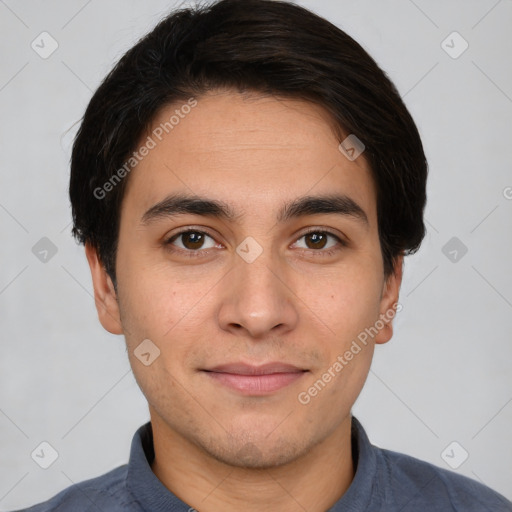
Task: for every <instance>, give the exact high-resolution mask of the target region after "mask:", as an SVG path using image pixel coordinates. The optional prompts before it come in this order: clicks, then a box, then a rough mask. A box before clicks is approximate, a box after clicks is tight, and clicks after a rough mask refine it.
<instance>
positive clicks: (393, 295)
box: [374, 254, 404, 344]
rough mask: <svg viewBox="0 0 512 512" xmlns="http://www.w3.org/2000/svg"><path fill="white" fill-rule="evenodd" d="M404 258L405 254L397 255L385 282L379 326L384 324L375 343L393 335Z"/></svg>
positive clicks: (384, 340)
mask: <svg viewBox="0 0 512 512" xmlns="http://www.w3.org/2000/svg"><path fill="white" fill-rule="evenodd" d="M403 260H404V257H403V254H401V255H400V256H399V257H397V259H396V261H395V264H394V270H393V273H392V274H391V275H390V276H388V278H387V279H386V281H385V283H384V286H383V290H382V297H381V301H380V312H379V320H380V322H379V326H382V329H379V332H378V333H377V335H376V336H375V340H374V341H375V343H379V344H382V343H386V342H388V341H389V340H390V339H391V338H392V337H393V318H395V316H396V314H397V312H398V311H399V310H400V307H399V303H398V298H399V295H400V285H401V284H402V273H403Z"/></svg>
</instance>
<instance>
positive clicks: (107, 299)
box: [85, 243, 123, 334]
mask: <svg viewBox="0 0 512 512" xmlns="http://www.w3.org/2000/svg"><path fill="white" fill-rule="evenodd" d="M85 255H86V256H87V261H88V262H89V267H90V269H91V275H92V284H93V286H94V302H95V304H96V310H97V311H98V318H99V320H100V322H101V325H102V326H103V328H104V329H105V330H107V331H108V332H110V333H112V334H123V327H122V325H121V316H120V314H119V305H118V302H117V295H116V291H115V289H114V285H113V283H112V279H110V276H109V275H108V274H107V271H106V270H105V267H104V266H103V264H102V263H101V261H100V259H99V258H98V253H97V252H96V249H95V248H94V247H92V246H91V245H90V244H88V243H86V244H85Z"/></svg>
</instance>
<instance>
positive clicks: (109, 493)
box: [19, 465, 140, 512]
mask: <svg viewBox="0 0 512 512" xmlns="http://www.w3.org/2000/svg"><path fill="white" fill-rule="evenodd" d="M127 468H128V466H127V465H124V466H120V467H118V468H116V469H113V470H112V471H109V472H108V473H105V474H104V475H101V476H99V477H96V478H92V479H90V480H85V481H83V482H80V483H77V484H74V485H72V486H70V487H68V488H66V489H64V490H63V491H61V492H60V493H58V494H57V495H55V496H54V497H53V498H51V499H50V500H48V501H45V502H43V503H39V504H37V505H34V506H32V507H30V508H26V509H24V510H23V512H53V511H59V512H60V511H62V512H66V511H70V512H71V511H76V510H80V511H82V512H89V511H91V512H92V511H98V510H108V511H109V512H118V511H119V512H120V511H121V510H122V511H132V510H134V511H135V510H140V509H139V508H137V507H136V506H135V503H134V499H133V498H132V496H131V495H130V493H129V492H128V490H127V488H126V474H127ZM19 512H22V511H19Z"/></svg>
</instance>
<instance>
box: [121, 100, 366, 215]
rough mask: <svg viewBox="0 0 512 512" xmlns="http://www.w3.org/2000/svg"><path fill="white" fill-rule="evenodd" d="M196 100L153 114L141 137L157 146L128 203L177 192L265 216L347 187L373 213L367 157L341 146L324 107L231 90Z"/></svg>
mask: <svg viewBox="0 0 512 512" xmlns="http://www.w3.org/2000/svg"><path fill="white" fill-rule="evenodd" d="M195 102H196V103H195V106H193V107H190V105H191V104H192V105H194V103H191V102H187V101H183V102H181V103H180V102H177V103H173V104H172V105H168V106H165V107H164V108H162V109H161V110H160V111H159V113H158V114H157V116H155V118H154V120H153V123H152V125H151V127H150V129H149V130H148V132H147V133H145V134H144V136H143V137H142V138H141V141H140V142H139V147H141V146H142V145H144V144H145V143H146V142H147V141H148V140H149V139H148V137H150V138H151V139H152V140H153V141H154V144H151V145H152V146H153V147H152V149H151V150H150V151H149V152H148V154H147V155H146V156H145V157H144V158H142V159H141V160H140V162H139V163H138V164H137V165H136V167H135V168H134V170H133V171H131V173H130V177H129V180H128V187H127V190H126V192H125V198H124V200H123V208H125V206H126V205H128V206H127V207H129V208H135V209H137V210H138V211H139V212H140V211H142V210H143V209H147V208H148V207H150V206H151V205H152V204H155V203H157V202H158V201H161V200H162V199H163V198H164V197H165V196H167V195H169V194H170V193H176V192H178V193H186V194H188V195H198V196H203V197H204V196H208V197H211V198H212V199H218V200H221V201H224V202H226V201H228V202H230V204H233V206H234V210H235V212H236V213H244V212H247V213H250V212H251V210H252V211H253V213H254V212H255V211H257V210H258V209H259V210H260V215H261V213H263V212H269V213H270V212H271V211H277V209H278V208H279V206H280V205H281V204H282V203H283V201H287V202H289V201H291V200H293V199H294V197H298V196H304V195H309V196H311V195H315V194H318V195H326V194H332V193H343V194H346V195H348V196H350V197H351V198H352V199H354V200H355V201H356V202H358V203H359V204H361V203H363V204H365V206H366V208H365V209H366V210H367V213H368V214H369V217H372V215H373V214H374V213H375V191H374V185H373V180H372V178H371V173H370V170H369V167H368V165H367V162H366V160H365V159H364V158H363V157H362V156H360V157H358V158H357V159H356V160H354V161H350V160H349V159H348V158H346V156H344V155H343V154H342V153H341V151H340V150H339V147H338V146H339V142H340V141H339V139H338V138H337V137H336V135H335V131H334V130H333V124H334V123H333V121H332V118H331V116H330V115H329V114H328V113H327V112H326V111H325V110H324V109H323V108H322V107H320V106H318V105H315V104H312V103H310V102H305V101H301V100H293V99H284V98H275V97H268V96H267V97H263V96H258V95H256V94H251V95H242V94H240V93H237V92H231V91H219V92H215V93H213V92H211V93H208V94H206V95H204V96H200V97H198V98H196V99H195ZM187 105H189V107H187ZM160 139H161V140H160ZM144 211H145V210H144Z"/></svg>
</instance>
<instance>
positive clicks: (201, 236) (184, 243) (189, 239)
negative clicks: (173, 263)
mask: <svg viewBox="0 0 512 512" xmlns="http://www.w3.org/2000/svg"><path fill="white" fill-rule="evenodd" d="M208 239H209V240H210V242H209V243H208ZM167 244H169V245H175V246H177V247H179V248H180V249H183V250H188V251H197V250H199V249H211V248H212V247H214V246H215V241H214V240H213V238H212V237H211V236H210V235H208V234H206V233H203V232H202V231H183V232H181V233H178V234H176V235H174V236H173V237H171V238H170V239H169V241H168V242H167ZM205 245H206V246H205Z"/></svg>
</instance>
